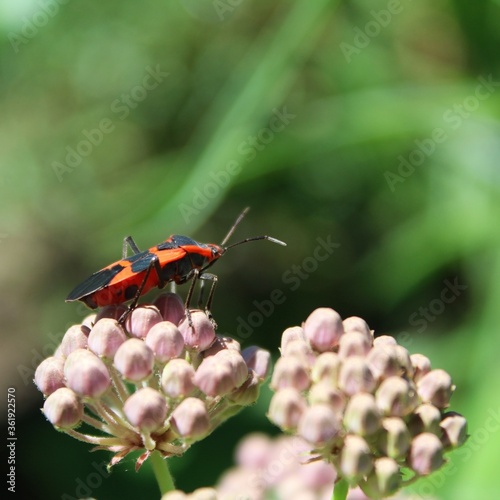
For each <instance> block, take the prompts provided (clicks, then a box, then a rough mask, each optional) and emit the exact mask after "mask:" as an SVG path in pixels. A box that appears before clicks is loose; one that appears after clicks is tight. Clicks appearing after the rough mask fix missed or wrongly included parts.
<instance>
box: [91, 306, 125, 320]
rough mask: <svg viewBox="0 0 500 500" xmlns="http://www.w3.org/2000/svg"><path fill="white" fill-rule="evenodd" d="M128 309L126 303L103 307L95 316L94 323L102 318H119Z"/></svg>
mask: <svg viewBox="0 0 500 500" xmlns="http://www.w3.org/2000/svg"><path fill="white" fill-rule="evenodd" d="M127 311H128V307H127V306H125V305H122V304H120V305H118V306H106V307H103V308H102V309H101V310H100V311H99V312H98V313H97V314H96V316H95V320H94V325H95V324H96V323H98V322H99V321H100V320H101V319H104V318H111V319H116V320H119V319H120V318H121V317H122V316H123V314H124V313H126V312H127Z"/></svg>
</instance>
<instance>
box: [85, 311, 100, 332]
mask: <svg viewBox="0 0 500 500" xmlns="http://www.w3.org/2000/svg"><path fill="white" fill-rule="evenodd" d="M96 317H97V314H89V315H88V316H85V318H83V319H82V326H85V327H87V328H88V329H89V330H92V328H93V327H94V325H95V324H96Z"/></svg>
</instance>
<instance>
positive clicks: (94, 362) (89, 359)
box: [64, 349, 111, 398]
mask: <svg viewBox="0 0 500 500" xmlns="http://www.w3.org/2000/svg"><path fill="white" fill-rule="evenodd" d="M64 376H65V378H66V385H67V386H68V387H69V388H70V389H72V390H73V391H75V392H76V393H77V394H79V395H80V396H86V397H89V398H98V397H100V396H102V395H103V394H104V393H105V392H106V391H107V390H108V389H109V387H110V386H111V379H110V376H109V372H108V369H107V368H106V365H105V364H104V363H103V362H102V361H101V360H100V359H99V358H98V357H97V356H96V355H95V354H94V353H92V352H90V351H87V350H86V349H77V350H76V351H73V352H72V353H71V354H70V355H69V356H68V357H67V358H66V362H65V363H64Z"/></svg>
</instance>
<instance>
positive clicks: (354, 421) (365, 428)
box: [344, 392, 381, 436]
mask: <svg viewBox="0 0 500 500" xmlns="http://www.w3.org/2000/svg"><path fill="white" fill-rule="evenodd" d="M380 421H381V418H380V412H379V410H378V408H377V404H376V403H375V398H374V396H373V395H372V394H368V393H366V392H360V393H358V394H354V396H352V397H351V399H350V400H349V402H348V403H347V407H346V409H345V414H344V426H345V428H346V429H347V431H348V432H351V433H354V434H359V435H360V436H369V435H371V434H373V433H375V432H377V431H378V430H379V429H380Z"/></svg>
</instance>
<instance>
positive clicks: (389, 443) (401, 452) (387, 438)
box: [379, 417, 411, 460]
mask: <svg viewBox="0 0 500 500" xmlns="http://www.w3.org/2000/svg"><path fill="white" fill-rule="evenodd" d="M382 428H383V432H382V433H381V435H380V439H379V446H380V449H381V450H382V451H383V452H384V453H385V454H386V455H387V456H389V457H391V458H394V459H395V460H398V459H400V458H403V457H404V456H405V455H406V452H407V451H408V449H409V447H410V441H411V436H410V432H409V431H408V428H407V427H406V424H405V422H404V420H403V419H401V418H399V417H387V418H384V419H383V420H382Z"/></svg>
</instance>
